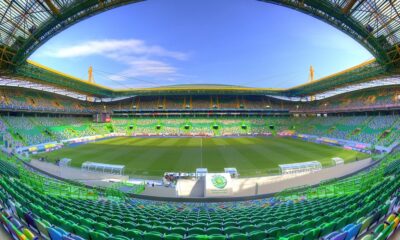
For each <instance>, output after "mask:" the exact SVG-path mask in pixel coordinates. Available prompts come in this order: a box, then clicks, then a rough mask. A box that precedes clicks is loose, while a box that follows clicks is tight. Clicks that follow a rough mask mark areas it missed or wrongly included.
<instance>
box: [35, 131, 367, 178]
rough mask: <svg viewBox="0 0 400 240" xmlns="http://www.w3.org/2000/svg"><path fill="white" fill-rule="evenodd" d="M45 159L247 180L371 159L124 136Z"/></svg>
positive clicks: (317, 148) (274, 143) (248, 143)
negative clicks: (292, 168) (293, 167)
mask: <svg viewBox="0 0 400 240" xmlns="http://www.w3.org/2000/svg"><path fill="white" fill-rule="evenodd" d="M41 156H45V157H47V158H48V159H49V160H51V161H55V160H56V159H60V158H70V159H72V166H74V167H81V165H82V163H83V162H85V161H91V162H99V163H108V164H122V165H125V166H126V169H125V173H126V174H129V175H133V176H157V177H160V176H162V175H163V174H164V172H195V170H196V168H199V167H205V168H208V171H209V172H223V171H224V168H226V167H235V168H237V170H238V172H239V174H240V175H241V176H246V177H250V176H260V175H265V174H271V173H278V172H279V169H278V165H279V164H286V163H296V162H307V161H314V160H315V161H319V162H321V163H322V165H323V166H330V165H331V164H332V160H331V159H332V158H333V157H340V158H343V159H344V160H345V161H346V162H350V161H354V160H356V159H363V158H366V157H367V155H366V154H363V153H359V152H356V151H351V150H345V149H343V148H339V147H332V146H327V145H321V144H316V143H309V142H305V141H302V140H297V139H292V138H283V137H240V138H239V137H238V138H133V137H118V138H112V139H107V140H102V141H98V142H94V143H88V144H83V145H79V146H76V147H66V148H63V149H60V150H57V151H54V152H50V153H45V154H41Z"/></svg>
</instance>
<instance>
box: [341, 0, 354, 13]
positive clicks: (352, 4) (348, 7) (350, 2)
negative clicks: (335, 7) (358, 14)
mask: <svg viewBox="0 0 400 240" xmlns="http://www.w3.org/2000/svg"><path fill="white" fill-rule="evenodd" d="M356 2H357V0H350V1H349V2H348V3H347V4H346V6H344V8H342V11H343V13H344V14H348V13H349V12H350V10H351V8H352V7H353V6H354V4H356Z"/></svg>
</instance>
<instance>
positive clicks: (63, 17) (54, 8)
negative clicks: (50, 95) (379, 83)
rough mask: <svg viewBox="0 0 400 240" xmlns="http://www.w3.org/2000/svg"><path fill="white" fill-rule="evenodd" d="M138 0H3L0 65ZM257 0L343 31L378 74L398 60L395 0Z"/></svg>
mask: <svg viewBox="0 0 400 240" xmlns="http://www.w3.org/2000/svg"><path fill="white" fill-rule="evenodd" d="M139 1H141V0H85V1H82V0H1V1H0V70H2V71H7V72H9V71H10V70H12V71H13V72H14V73H16V74H17V75H18V74H19V73H21V72H22V73H25V74H26V73H27V72H26V71H25V70H26V69H27V68H29V67H27V65H29V64H28V63H26V59H27V58H28V57H29V56H30V55H31V54H32V53H33V52H34V51H35V50H36V49H37V48H38V47H40V46H41V45H42V44H44V43H45V42H46V41H47V40H49V39H50V38H51V37H52V36H54V35H55V34H57V33H59V32H61V31H63V30H64V29H66V28H68V27H69V26H71V25H73V24H75V23H77V22H79V21H81V20H83V19H85V18H88V17H90V16H92V15H95V14H98V13H101V12H103V11H106V10H108V9H112V8H115V7H118V6H122V5H126V4H130V3H135V2H139ZM260 1H263V2H268V3H273V4H278V5H282V6H286V7H289V8H293V9H295V10H298V11H301V12H304V13H306V14H309V15H311V16H314V17H316V18H318V19H320V20H322V21H325V22H327V23H328V24H330V25H332V26H334V27H336V28H338V29H340V30H341V31H343V32H345V33H346V34H348V35H349V36H351V37H352V38H353V39H355V40H356V41H358V42H359V43H360V44H362V45H363V46H364V47H365V48H366V49H368V50H369V51H370V52H371V54H372V55H373V56H374V57H375V58H376V64H378V65H379V67H380V70H379V71H378V72H377V73H376V74H378V73H379V74H382V69H385V70H384V71H385V72H386V71H387V70H388V69H393V68H396V69H397V64H398V62H399V60H400V47H399V44H400V15H399V14H400V1H399V0H260ZM374 67H376V66H374ZM20 68H22V70H21V69H20ZM24 76H26V75H24ZM368 77H371V76H369V75H368ZM39 80H40V79H39ZM325 82H327V81H325ZM324 84H325V85H324V86H328V85H329V84H328V85H327V84H326V83H324ZM331 84H332V83H331ZM319 85H321V83H319ZM319 85H318V86H319ZM309 86H316V85H315V84H314V85H313V84H309V85H305V86H299V87H298V88H293V89H289V90H288V91H287V93H288V94H292V95H296V94H306V92H312V91H314V90H312V89H310V88H309Z"/></svg>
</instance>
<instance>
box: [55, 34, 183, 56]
mask: <svg viewBox="0 0 400 240" xmlns="http://www.w3.org/2000/svg"><path fill="white" fill-rule="evenodd" d="M47 55H48V56H51V57H56V58H75V57H85V56H91V55H102V56H108V55H111V56H116V55H120V56H126V55H141V56H143V55H149V56H160V57H169V58H174V59H177V60H186V59H187V57H188V56H187V54H185V53H182V52H176V51H169V50H166V49H165V48H163V47H160V46H158V45H149V44H147V43H146V42H145V41H143V40H139V39H126V40H117V39H106V40H94V41H86V42H82V43H79V44H75V45H71V46H67V47H62V48H58V49H55V50H52V51H48V52H47Z"/></svg>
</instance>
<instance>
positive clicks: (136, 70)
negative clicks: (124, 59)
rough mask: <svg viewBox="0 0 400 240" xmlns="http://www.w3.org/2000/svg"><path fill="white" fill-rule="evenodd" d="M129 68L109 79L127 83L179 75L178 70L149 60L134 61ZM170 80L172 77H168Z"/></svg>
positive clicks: (160, 62) (110, 76) (129, 63)
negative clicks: (144, 77)
mask: <svg viewBox="0 0 400 240" xmlns="http://www.w3.org/2000/svg"><path fill="white" fill-rule="evenodd" d="M128 65H129V67H128V68H127V69H125V70H123V71H122V72H120V73H118V74H112V75H109V76H108V77H109V78H110V79H111V80H114V81H125V80H127V79H129V78H135V77H142V76H148V77H157V76H171V75H175V74H176V73H177V69H176V68H175V67H173V66H171V65H169V64H167V63H164V62H162V61H157V60H149V59H132V60H131V61H129V62H128ZM168 79H170V77H168Z"/></svg>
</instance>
